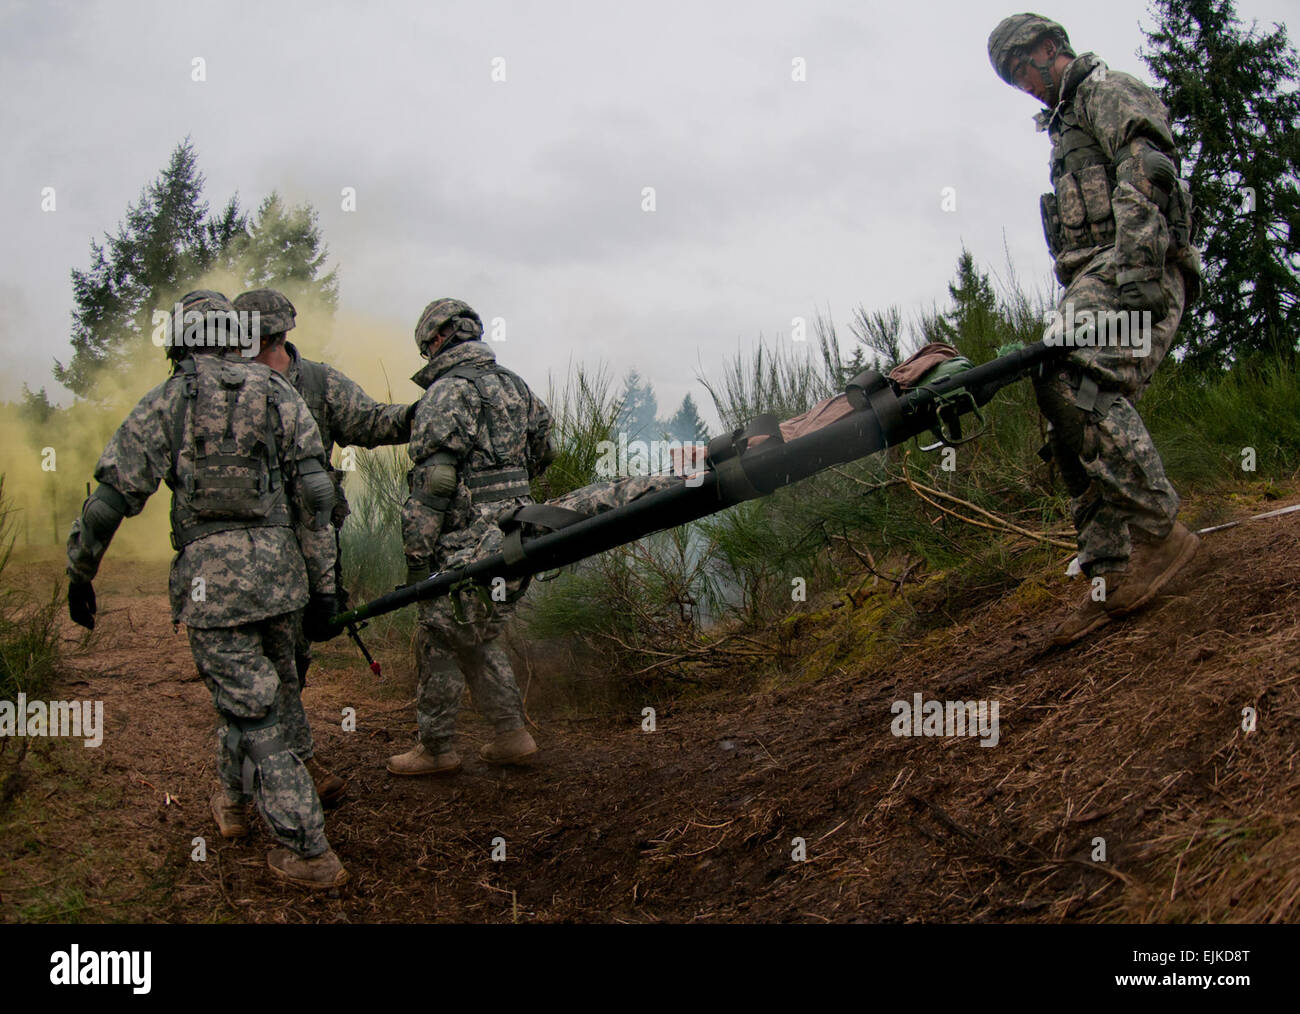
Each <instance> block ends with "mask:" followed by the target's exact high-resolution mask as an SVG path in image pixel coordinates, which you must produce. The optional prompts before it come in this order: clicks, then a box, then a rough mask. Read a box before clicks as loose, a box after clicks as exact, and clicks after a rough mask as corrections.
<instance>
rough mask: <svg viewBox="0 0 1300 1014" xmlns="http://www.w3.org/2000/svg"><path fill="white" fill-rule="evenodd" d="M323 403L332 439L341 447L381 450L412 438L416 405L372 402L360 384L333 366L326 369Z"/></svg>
mask: <svg viewBox="0 0 1300 1014" xmlns="http://www.w3.org/2000/svg"><path fill="white" fill-rule="evenodd" d="M325 404H326V406H327V411H328V412H329V414H330V427H331V429H332V430H333V434H334V439H335V440H336V441H337V442H338V443H340V444H343V445H349V444H350V445H354V446H356V447H380V446H382V445H384V444H404V443H407V442H408V441H409V440H410V439H411V420H412V419H413V418H414V416H415V405H414V404H411V405H389V404H386V403H385V402H380V401H375V400H374V399H373V398H371V397H370V395H368V394H366V392H365V391H363V390H362V389H361V385H360V384H358V383H356V382H355V381H354V380H351V379H350V378H348V377H345V376H344V375H343V374H342V373H340V372H339V371H338V370H336V369H334V367H332V366H328V365H326V367H325Z"/></svg>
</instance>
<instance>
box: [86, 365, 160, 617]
mask: <svg viewBox="0 0 1300 1014" xmlns="http://www.w3.org/2000/svg"><path fill="white" fill-rule="evenodd" d="M165 388H166V385H165V384H160V385H159V386H158V387H156V388H154V389H153V390H152V391H150V392H149V393H148V394H146V395H145V396H144V397H143V398H141V399H140V401H139V403H138V404H137V405H136V406H135V408H134V409H132V410H131V414H130V415H128V416H127V417H126V421H125V422H123V423H122V425H121V426H119V427H118V428H117V432H116V433H114V434H113V436H112V437H110V438H109V441H108V444H107V446H105V448H104V453H103V454H101V455H100V456H99V462H98V464H96V465H95V481H96V482H97V483H98V486H96V488H95V490H94V491H93V492H92V493H91V494H90V496H89V497H87V498H86V502H85V503H84V504H82V506H81V516H80V517H78V518H77V519H76V520H75V521H73V522H72V531H71V532H70V533H69V535H68V565H67V574H68V614H69V616H71V617H72V619H73V621H74V622H76V623H79V624H80V625H81V626H83V627H86V628H87V629H88V630H93V629H94V628H95V612H96V610H97V607H96V604H95V589H94V586H93V585H92V583H91V582H92V581H93V580H94V578H95V575H96V574H97V573H98V572H99V563H100V561H101V560H102V559H103V558H104V553H105V552H106V551H107V550H108V545H109V543H110V542H111V541H112V540H113V535H114V534H115V533H116V532H117V527H118V525H120V524H121V523H122V519H123V518H129V517H134V516H135V515H136V514H139V513H140V512H141V511H142V510H144V505H145V502H146V501H147V500H148V499H149V497H151V496H152V495H153V494H154V492H155V491H156V490H157V489H158V484H159V483H160V482H162V480H163V477H164V476H165V475H166V474H167V470H168V469H169V468H170V466H171V452H170V450H169V443H170V441H169V436H170V434H169V431H168V427H167V426H166V425H165V424H164V417H165V409H166V404H167V398H166V391H165Z"/></svg>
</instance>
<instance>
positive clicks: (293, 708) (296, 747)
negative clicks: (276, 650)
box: [276, 609, 316, 760]
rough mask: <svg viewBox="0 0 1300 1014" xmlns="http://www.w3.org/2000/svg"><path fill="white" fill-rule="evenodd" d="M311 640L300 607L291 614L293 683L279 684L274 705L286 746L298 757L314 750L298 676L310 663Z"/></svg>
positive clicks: (299, 676)
mask: <svg viewBox="0 0 1300 1014" xmlns="http://www.w3.org/2000/svg"><path fill="white" fill-rule="evenodd" d="M311 660H312V654H311V642H310V641H309V640H307V638H306V635H304V634H303V632H302V610H301V609H300V610H298V611H297V612H295V613H294V614H293V675H294V680H293V683H292V684H290V683H285V682H283V681H281V683H280V693H279V695H278V696H277V697H276V706H277V707H278V708H279V709H280V727H281V728H282V729H283V730H284V740H285V742H286V743H288V744H289V749H290V750H292V751H293V752H294V753H296V754H297V755H298V756H299V757H300V758H301V759H302V760H309V759H310V758H311V756H312V755H313V754H314V753H315V752H316V745H315V743H314V742H313V741H312V738H311V725H310V724H308V722H307V712H306V711H305V710H304V709H303V706H302V683H303V681H302V676H304V675H305V674H306V672H307V669H308V667H309V666H310V665H311Z"/></svg>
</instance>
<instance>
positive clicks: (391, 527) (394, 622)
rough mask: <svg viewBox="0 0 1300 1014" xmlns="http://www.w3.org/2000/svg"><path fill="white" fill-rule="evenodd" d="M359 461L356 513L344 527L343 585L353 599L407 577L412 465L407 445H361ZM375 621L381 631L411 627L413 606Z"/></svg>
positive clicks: (352, 493) (350, 488)
mask: <svg viewBox="0 0 1300 1014" xmlns="http://www.w3.org/2000/svg"><path fill="white" fill-rule="evenodd" d="M356 463H357V470H356V472H355V473H353V475H352V476H349V479H348V482H347V487H346V489H347V494H348V500H349V504H350V506H351V508H352V513H351V514H349V515H348V517H347V520H346V521H344V522H343V527H342V529H341V530H340V533H339V541H340V545H341V547H342V553H343V586H344V587H345V588H347V590H348V594H349V595H350V596H351V601H352V602H353V603H359V602H365V601H367V600H369V599H373V598H375V597H377V596H379V595H382V594H384V593H385V592H389V591H392V590H393V589H394V588H395V587H397V586H398V585H399V584H405V583H406V556H405V554H404V553H403V552H402V504H403V503H404V502H405V501H406V496H407V489H406V472H407V470H408V469H409V468H410V467H411V461H410V458H409V457H407V454H406V448H405V447H377V448H375V449H374V450H361V449H358V451H357V456H356ZM373 622H374V624H375V625H376V626H377V627H378V628H379V629H380V630H381V631H388V630H390V629H400V630H402V631H406V632H409V630H410V628H411V625H412V624H413V623H414V612H413V610H399V611H398V612H396V613H390V614H389V615H387V616H381V617H380V618H379V619H377V620H375V621H373Z"/></svg>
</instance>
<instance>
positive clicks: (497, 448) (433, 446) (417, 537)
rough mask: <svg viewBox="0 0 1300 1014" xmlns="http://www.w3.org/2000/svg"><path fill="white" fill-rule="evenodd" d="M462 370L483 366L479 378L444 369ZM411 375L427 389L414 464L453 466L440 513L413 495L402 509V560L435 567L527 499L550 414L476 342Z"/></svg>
mask: <svg viewBox="0 0 1300 1014" xmlns="http://www.w3.org/2000/svg"><path fill="white" fill-rule="evenodd" d="M461 371H468V372H479V371H482V373H481V376H480V377H479V379H478V380H477V381H474V380H470V379H466V377H464V376H454V375H453V376H449V375H448V374H452V373H455V372H461ZM412 379H413V380H414V381H415V382H416V383H417V384H419V385H420V386H421V387H423V388H425V393H424V396H423V397H422V398H421V399H420V401H419V403H418V404H417V405H416V409H415V419H414V421H413V423H412V425H411V442H410V444H409V445H408V447H407V451H408V453H409V454H410V456H411V460H412V462H414V463H415V466H416V467H415V469H413V471H417V470H418V469H419V468H420V467H421V466H422V465H424V464H425V463H427V462H430V461H432V460H433V459H434V457H435V456H438V457H439V458H441V459H443V460H448V461H450V460H453V459H454V461H455V465H456V472H457V488H456V493H455V495H454V497H452V499H451V503H450V505H449V507H448V508H447V510H446V511H445V512H438V511H435V510H433V509H431V508H430V507H428V506H426V505H425V504H424V503H422V502H420V500H418V499H417V498H416V497H415V496H412V497H410V498H409V499H407V501H406V503H405V505H404V506H403V508H402V539H403V542H404V544H405V550H406V556H407V562H408V563H409V564H410V565H411V567H412V568H414V569H421V568H429V569H433V568H435V567H437V566H438V565H440V560H441V558H442V557H444V556H445V555H447V554H448V553H449V552H452V551H455V550H456V549H463V548H465V547H466V546H468V545H469V544H470V543H471V542H476V541H477V537H478V530H480V529H484V528H485V526H490V525H493V524H495V522H496V519H497V518H499V517H500V516H502V515H503V514H504V513H506V512H508V511H509V510H511V509H513V508H514V507H517V506H519V505H521V504H525V503H531V502H532V498H531V496H530V495H529V492H528V488H529V487H528V482H529V480H530V479H532V478H534V477H536V476H538V475H540V474H541V473H542V472H543V471H545V469H546V466H547V465H548V464H549V463H550V460H551V457H552V452H551V444H550V433H551V414H550V412H549V411H548V410H547V408H546V406H545V405H544V404H543V403H542V400H541V399H540V398H538V397H537V396H536V395H535V394H533V392H532V391H531V390H530V389H529V387H528V385H527V384H526V383H524V381H523V380H522V379H520V378H519V377H517V376H515V375H514V374H513V373H511V372H509V371H508V370H505V369H504V368H502V367H500V366H497V365H496V356H495V355H494V354H493V352H492V350H491V349H489V348H488V347H487V345H485V344H484V343H483V342H481V341H467V342H462V343H460V344H459V345H456V346H453V347H452V348H450V349H447V350H446V351H444V352H443V353H442V354H440V355H438V356H436V357H435V358H434V360H433V361H432V362H430V363H428V364H427V365H426V366H425V367H424V368H423V369H422V370H420V372H419V373H417V374H416V375H415V376H414V377H413V378H412ZM453 535H459V537H458V538H453V537H452V536H453ZM425 572H426V573H427V570H426V571H425Z"/></svg>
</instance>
